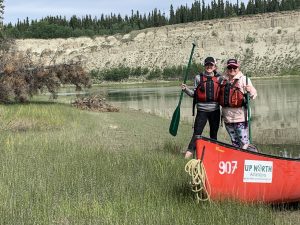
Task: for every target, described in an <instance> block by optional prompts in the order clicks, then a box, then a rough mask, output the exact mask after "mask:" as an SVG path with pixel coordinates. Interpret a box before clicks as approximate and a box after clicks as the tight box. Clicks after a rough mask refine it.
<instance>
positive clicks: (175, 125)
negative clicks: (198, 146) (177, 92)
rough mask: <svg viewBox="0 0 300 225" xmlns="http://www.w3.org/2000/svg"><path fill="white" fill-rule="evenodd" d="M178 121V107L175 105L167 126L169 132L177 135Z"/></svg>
mask: <svg viewBox="0 0 300 225" xmlns="http://www.w3.org/2000/svg"><path fill="white" fill-rule="evenodd" d="M179 121H180V107H179V106H177V108H176V109H175V111H174V113H173V116H172V120H171V124H170V128H169V132H170V134H171V135H173V136H176V135H177V130H178V126H179Z"/></svg>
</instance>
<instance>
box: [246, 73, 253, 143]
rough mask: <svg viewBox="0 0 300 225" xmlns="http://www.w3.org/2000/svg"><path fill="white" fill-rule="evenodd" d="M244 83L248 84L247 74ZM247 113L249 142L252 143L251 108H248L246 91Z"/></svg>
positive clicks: (248, 95)
mask: <svg viewBox="0 0 300 225" xmlns="http://www.w3.org/2000/svg"><path fill="white" fill-rule="evenodd" d="M246 85H248V76H247V75H246ZM247 114H248V130H249V142H250V144H251V143H252V136H251V108H250V93H249V91H247Z"/></svg>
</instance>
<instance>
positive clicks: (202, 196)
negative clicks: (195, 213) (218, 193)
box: [185, 159, 210, 202]
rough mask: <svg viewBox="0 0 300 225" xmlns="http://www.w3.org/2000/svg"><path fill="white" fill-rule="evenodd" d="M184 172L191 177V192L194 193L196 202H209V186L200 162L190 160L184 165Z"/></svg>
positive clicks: (198, 160)
mask: <svg viewBox="0 0 300 225" xmlns="http://www.w3.org/2000/svg"><path fill="white" fill-rule="evenodd" d="M185 171H186V172H187V173H188V174H189V175H190V176H191V177H192V181H191V185H192V191H193V192H195V193H196V200H197V202H200V201H210V193H209V192H210V186H209V182H208V179H207V177H206V171H205V168H204V165H203V163H202V161H201V160H200V159H191V160H190V161H188V162H187V164H186V165H185Z"/></svg>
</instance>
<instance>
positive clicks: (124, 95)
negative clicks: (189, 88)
mask: <svg viewBox="0 0 300 225" xmlns="http://www.w3.org/2000/svg"><path fill="white" fill-rule="evenodd" d="M253 83H254V85H255V87H256V89H257V91H258V97H257V99H255V100H254V101H252V102H251V108H252V121H253V122H252V130H253V140H255V141H256V142H258V143H261V144H270V143H272V144H285V143H298V144H299V143H300V138H299V136H300V132H299V129H300V128H299V121H300V113H299V106H300V96H299V88H300V78H299V77H297V78H289V79H287V78H285V79H268V80H253ZM179 95H180V89H179V86H178V87H153V88H125V89H116V88H109V89H107V98H108V100H109V101H110V102H112V103H113V104H115V105H117V106H120V107H127V108H132V109H136V110H142V111H145V112H149V113H153V114H156V115H159V116H163V117H167V118H171V116H172V114H173V112H174V110H175V108H176V106H177V104H178V100H179ZM181 120H185V121H189V122H192V120H193V117H192V98H190V97H188V96H187V95H185V96H184V98H183V101H182V105H181Z"/></svg>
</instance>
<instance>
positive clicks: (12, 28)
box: [4, 0, 300, 39]
mask: <svg viewBox="0 0 300 225" xmlns="http://www.w3.org/2000/svg"><path fill="white" fill-rule="evenodd" d="M299 8H300V1H299V0H249V1H248V3H247V4H244V3H243V2H240V1H239V0H236V3H231V2H229V1H225V2H224V0H212V1H211V3H210V4H205V2H204V0H202V1H197V0H196V1H194V3H192V5H191V7H188V6H187V5H181V6H180V7H178V8H177V9H174V7H173V5H171V6H170V10H169V14H168V15H166V14H165V13H164V12H161V11H160V10H159V9H156V8H155V9H154V10H152V12H150V13H148V14H141V13H140V12H139V11H133V10H132V11H131V15H130V16H128V15H126V16H124V17H122V16H121V15H120V14H114V13H111V14H110V15H104V14H101V16H100V18H97V17H93V18H92V16H91V15H86V16H84V17H81V18H80V17H78V16H76V15H73V16H72V17H71V18H69V19H67V18H66V17H65V16H64V17H63V16H47V17H45V18H42V19H40V20H31V21H30V20H29V18H28V17H27V18H26V19H25V20H23V21H20V20H18V22H17V23H16V24H12V23H8V24H6V25H4V34H5V35H6V36H7V37H10V38H44V39H48V38H68V37H79V36H90V37H92V36H94V35H113V34H116V33H128V32H130V31H133V30H140V29H145V28H150V27H160V26H165V25H171V24H179V23H187V22H193V21H203V20H211V19H218V18H228V17H234V16H243V15H251V14H258V13H267V12H278V11H288V10H295V9H299Z"/></svg>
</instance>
